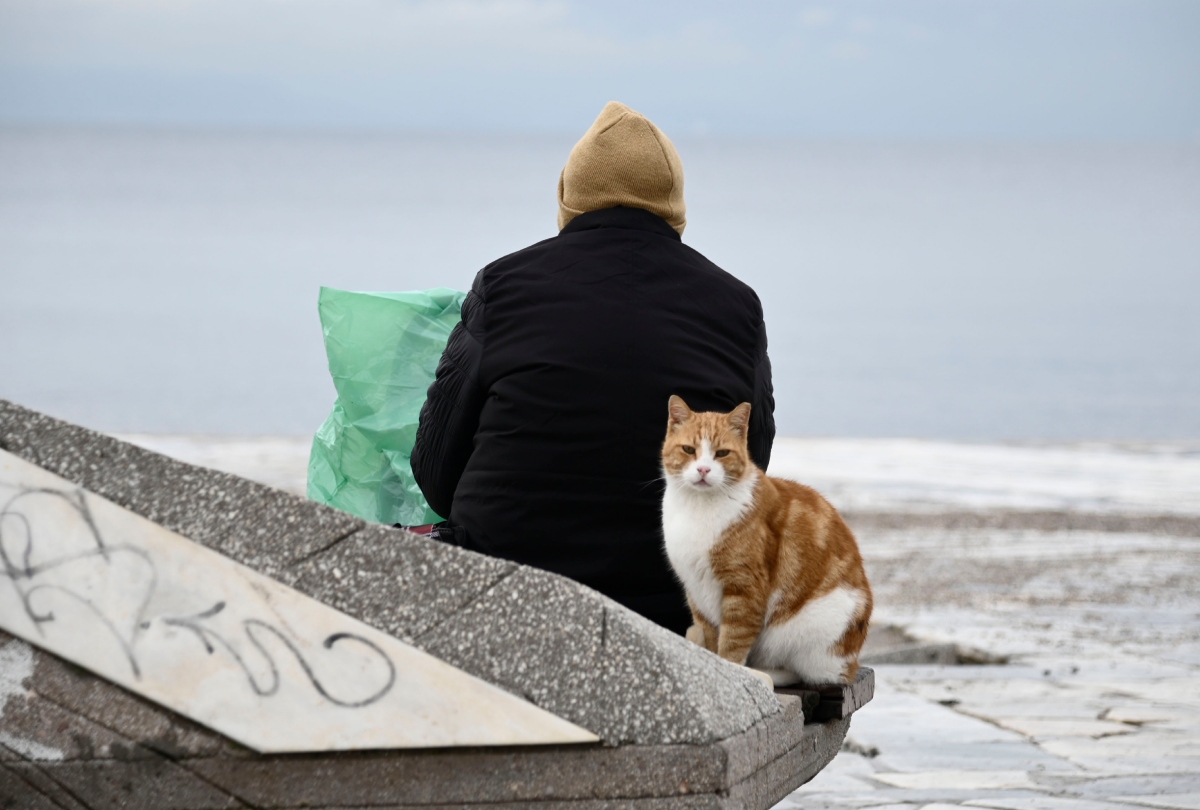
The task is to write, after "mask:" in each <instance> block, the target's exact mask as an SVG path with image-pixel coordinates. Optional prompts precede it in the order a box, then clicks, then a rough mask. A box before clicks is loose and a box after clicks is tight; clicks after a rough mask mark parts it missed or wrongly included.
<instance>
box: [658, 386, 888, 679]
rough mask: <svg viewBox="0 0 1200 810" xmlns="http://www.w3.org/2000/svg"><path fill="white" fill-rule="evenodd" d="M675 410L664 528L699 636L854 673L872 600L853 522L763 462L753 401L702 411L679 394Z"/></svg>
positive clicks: (796, 667) (747, 653)
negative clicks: (752, 433)
mask: <svg viewBox="0 0 1200 810" xmlns="http://www.w3.org/2000/svg"><path fill="white" fill-rule="evenodd" d="M668 412H669V418H668V421H667V437H666V440H665V441H664V442H663V448H662V463H663V472H664V474H665V475H666V483H667V486H666V492H665V493H664V495H663V514H662V520H663V537H664V540H665V542H666V550H667V557H668V558H669V559H670V561H671V566H672V567H673V568H674V569H675V573H676V575H678V577H679V579H680V580H681V581H682V582H683V585H684V588H686V590H687V597H688V605H689V607H691V609H692V617H693V621H694V622H695V623H694V624H693V625H692V627H691V628H690V629H689V630H688V634H687V635H688V638H689V639H691V640H692V641H694V642H696V643H697V644H701V645H702V646H704V647H706V648H707V649H709V650H711V651H712V652H715V653H717V654H718V655H720V656H721V657H722V658H724V659H726V660H728V661H732V662H733V663H735V664H743V665H747V666H752V667H754V668H756V669H763V670H784V671H786V672H790V673H792V674H794V675H795V676H797V677H798V678H799V679H800V680H802V681H804V682H807V683H809V684H826V683H847V682H850V681H852V680H853V679H854V677H855V675H856V674H857V672H858V652H859V650H860V649H861V648H862V645H863V641H865V640H866V637H867V626H868V623H869V621H870V618H871V607H872V599H871V586H870V585H869V584H868V582H867V576H866V573H865V572H864V571H863V563H862V556H861V555H860V554H859V551H858V544H857V543H855V541H854V535H853V534H852V533H851V532H850V529H849V527H848V526H846V524H845V522H844V521H843V520H842V518H841V516H840V515H839V514H838V513H837V510H835V509H834V508H833V506H831V505H830V504H829V502H828V501H826V500H825V499H824V498H823V497H821V495H820V494H818V493H817V492H816V491H815V490H813V489H810V488H809V487H806V486H804V485H802V484H797V483H795V482H794V481H786V480H784V479H780V478H771V477H769V476H767V475H765V474H764V473H763V472H762V471H761V470H759V469H758V467H756V466H755V465H754V462H753V461H752V460H751V459H750V453H749V451H748V450H747V446H746V436H747V432H748V429H749V424H750V404H749V403H746V402H744V403H742V404H741V405H739V406H737V407H736V408H734V409H733V410H732V411H731V412H730V413H727V414H726V413H695V412H693V411H692V410H691V409H690V408H688V406H687V403H685V402H684V401H683V400H682V399H680V398H679V397H677V396H673V397H671V400H670V403H669V405H668ZM776 682H779V680H778V679H777V681H776Z"/></svg>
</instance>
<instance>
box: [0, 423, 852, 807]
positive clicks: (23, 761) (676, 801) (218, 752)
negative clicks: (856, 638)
mask: <svg viewBox="0 0 1200 810" xmlns="http://www.w3.org/2000/svg"><path fill="white" fill-rule="evenodd" d="M0 448H3V449H5V450H7V451H9V452H11V453H13V454H15V455H18V456H21V457H22V458H25V459H26V460H29V461H31V462H33V463H35V464H38V465H39V466H41V467H43V468H45V469H47V470H49V471H51V472H54V473H56V474H58V475H60V476H62V477H64V478H67V479H68V480H71V481H73V482H75V483H77V484H79V485H80V486H82V487H84V488H86V489H88V490H91V491H93V492H96V493H97V494H99V495H102V496H104V497H106V498H108V499H109V500H112V501H114V502H116V503H118V504H120V505H122V506H124V507H125V508H128V509H130V510H132V511H134V512H137V513H139V514H141V515H143V516H145V517H147V518H149V519H151V520H153V521H155V522H157V523H159V524H161V525H163V526H165V527H166V528H168V529H171V530H173V531H176V532H179V533H180V534H183V535H185V536H187V537H190V538H191V539H193V540H194V541H196V542H199V543H202V544H204V545H206V546H209V547H210V548H213V549H214V550H217V551H219V552H221V553H222V554H225V555H226V556H229V557H231V558H233V559H235V560H237V561H239V562H241V563H243V564H245V565H248V566H250V567H252V568H255V569H256V570H259V571H261V572H263V573H265V574H267V575H268V576H271V577H273V578H275V579H277V580H279V581H281V582H283V583H285V584H288V585H290V586H292V587H294V588H296V589H298V590H300V591H302V592H304V593H306V594H308V595H310V596H313V597H314V598H316V599H318V600H320V601H322V602H325V603H326V604H329V605H331V606H333V607H335V608H337V609H339V610H342V611H343V612H345V613H347V614H349V615H351V616H354V617H355V618H357V619H360V620H361V621H364V622H366V623H367V624H370V625H372V626H374V627H376V628H378V629H380V630H382V631H384V632H386V633H389V634H391V635H393V636H395V637H397V638H400V639H402V640H405V641H408V642H409V643H412V644H415V645H417V646H419V647H421V648H423V649H425V650H426V651H427V652H430V653H432V654H433V655H435V656H437V657H439V658H441V659H442V660H444V661H446V662H448V663H450V664H453V665H454V666H457V667H459V668H460V669H463V670H465V671H467V672H470V673H471V674H473V675H476V676H478V677H480V678H483V679H484V680H487V681H489V682H491V683H493V684H496V685H497V686H500V687H501V688H503V689H506V690H508V691H510V692H512V693H514V694H516V695H518V696H521V697H524V698H525V699H527V700H529V701H531V702H533V703H535V704H537V705H538V706H541V707H542V708H545V709H547V710H549V711H551V712H553V713H555V714H557V715H559V716H560V717H563V718H565V719H567V720H570V721H571V722H574V723H576V724H578V725H581V726H583V727H585V728H588V729H589V730H591V731H593V732H595V733H596V734H597V735H599V736H600V737H601V738H602V740H603V744H602V745H596V746H586V747H538V748H516V749H514V748H504V749H452V750H438V751H405V752H396V751H388V752H365V753H345V754H325V755H287V756H282V755H276V756H262V755H257V754H254V753H252V752H250V751H247V750H246V749H243V748H241V747H240V746H238V745H236V744H235V743H232V742H231V741H229V740H226V739H225V738H223V737H221V736H220V735H217V734H215V733H213V732H211V731H209V730H208V729H205V728H202V727H200V726H197V725H196V724H194V723H191V722H190V721H188V720H186V719H184V718H181V717H179V716H177V715H174V714H173V713H171V712H170V711H167V710H165V709H163V708H161V707H159V706H156V705H153V704H151V703H149V702H147V701H145V700H143V699H142V698H140V697H138V696H136V695H133V694H130V693H128V692H126V691H124V690H123V689H121V688H119V687H117V686H114V685H112V684H110V683H108V682H105V681H103V680H101V679H99V678H96V677H94V676H92V675H91V674H89V673H87V672H84V671H82V670H79V669H78V668H76V667H73V666H72V665H70V664H67V663H65V662H63V661H61V660H59V659H57V658H55V657H54V656H52V655H50V654H48V653H45V652H43V651H41V650H38V649H35V648H30V647H28V646H27V645H25V644H24V642H22V641H19V640H17V639H13V638H12V637H11V636H8V635H5V634H2V633H0V657H3V656H4V655H9V656H14V655H22V656H27V658H28V660H29V661H31V662H32V663H31V669H30V671H29V674H28V677H23V678H22V679H21V680H20V682H19V683H11V684H8V685H6V686H5V689H6V691H5V693H4V694H5V695H6V696H7V700H6V702H5V704H4V705H3V706H2V707H0V721H2V722H0V728H2V729H3V731H4V736H3V737H0V806H4V807H7V806H14V807H28V808H41V807H89V808H103V807H121V808H126V807H129V808H140V807H146V808H167V807H178V808H202V807H203V808H210V807H244V806H254V807H262V808H290V807H326V808H334V807H347V808H349V807H355V806H359V807H362V806H371V807H418V806H419V807H425V808H430V807H437V806H457V807H461V806H462V805H464V804H472V805H483V806H491V805H495V806H501V805H503V806H505V807H510V808H512V807H521V806H524V805H525V804H527V803H528V804H530V805H532V803H534V802H536V803H537V806H538V807H539V808H541V810H546V808H548V807H552V806H559V805H561V806H562V807H564V808H566V807H571V808H623V807H629V808H634V807H637V808H658V807H663V808H665V807H666V806H667V805H670V806H671V807H722V808H756V809H757V808H766V807H769V806H770V805H771V804H774V803H775V802H776V801H778V800H779V799H780V798H782V797H783V796H785V795H787V793H789V792H790V791H792V790H794V789H795V788H796V787H797V786H799V785H800V784H803V782H805V781H807V780H808V779H810V778H812V776H813V775H815V774H816V773H817V772H818V771H819V770H820V769H821V768H822V767H824V765H825V764H826V763H828V761H829V760H830V759H832V758H833V756H835V755H836V753H837V751H838V750H839V749H840V746H841V742H842V739H843V737H844V736H845V733H846V729H847V728H848V725H849V718H848V714H849V712H850V711H853V710H854V709H855V708H857V707H858V705H861V702H862V701H861V700H860V698H862V697H863V696H864V695H865V699H869V691H870V685H871V683H873V681H872V680H871V677H872V676H871V673H870V671H869V670H865V669H864V673H863V680H862V681H861V682H860V684H858V685H856V686H855V687H854V689H853V690H852V691H853V693H854V694H855V695H858V698H854V699H853V700H850V701H849V702H847V703H846V708H845V709H844V710H842V709H839V711H838V712H837V717H836V719H832V720H830V721H829V722H824V723H809V724H808V725H805V718H804V709H805V705H806V704H805V699H801V698H797V697H783V698H782V699H777V698H776V696H775V695H773V694H772V693H771V692H770V690H768V689H767V688H766V687H765V686H763V685H762V684H761V683H760V682H759V681H758V680H757V679H756V678H753V677H751V676H749V675H747V674H746V673H745V672H744V671H743V670H741V669H740V668H738V667H734V666H731V665H729V664H727V663H726V662H724V661H722V660H720V659H719V658H717V657H716V656H714V655H712V654H710V653H708V652H706V651H704V650H702V649H700V648H698V647H696V646H695V645H692V644H690V643H688V642H687V641H685V640H684V639H682V638H680V637H678V636H675V635H673V634H671V633H668V632H667V631H665V630H663V629H662V628H659V627H657V626H656V625H653V624H652V623H650V622H648V621H646V620H645V619H643V618H642V617H640V616H637V615H636V614H633V613H631V612H630V611H628V610H626V609H625V608H623V607H621V606H620V605H618V604H617V603H615V602H613V601H612V600H609V599H607V598H605V597H603V596H601V595H600V594H597V593H595V592H594V591H591V590H589V589H587V588H585V587H583V586H581V585H579V584H578V583H575V582H572V581H570V580H567V579H565V578H563V577H558V576H555V575H552V574H548V573H546V572H543V571H538V570H535V569H530V568H526V567H523V566H519V565H514V564H512V563H508V562H505V561H502V560H496V559H492V558H488V557H484V556H481V555H478V554H473V553H471V552H467V551H464V550H462V549H457V548H453V547H450V546H446V545H442V544H439V543H435V542H432V541H429V540H426V539H424V538H418V537H416V536H414V535H410V534H408V533H406V532H401V531H398V530H394V529H389V528H386V527H382V526H368V525H366V524H364V523H363V522H362V521H360V520H358V519H357V518H354V517H351V516H349V515H345V514H343V513H341V512H338V511H336V510H333V509H328V508H326V507H324V506H321V505H318V504H315V503H312V502H309V501H306V500H304V499H302V498H298V497H295V496H292V495H288V494H286V493H283V492H279V491H277V490H273V489H271V488H269V487H265V486H261V485H258V484H254V483H252V482H249V481H246V480H244V479H240V478H237V477H236V476H231V475H226V474H223V473H218V472H214V471H211V470H206V469H202V468H198V467H193V466H190V465H187V464H183V463H181V462H177V461H174V460H172V459H169V458H166V457H164V456H160V455H158V454H155V453H152V452H150V451H146V450H142V449H140V448H137V447H133V446H132V445H128V444H125V443H123V442H120V441H117V440H116V439H113V438H111V437H108V436H104V435H101V434H98V433H95V432H93V431H89V430H86V429H83V428H80V427H77V426H74V425H69V424H67V423H64V422H61V421H58V420H55V419H52V418H50V417H47V416H44V415H42V414H38V413H35V412H32V411H29V410H27V409H24V408H21V407H19V406H16V405H13V404H11V403H8V402H4V401H2V400H0ZM2 586H3V585H2V581H0V587H2ZM13 645H17V646H13ZM848 689H849V687H848ZM846 694H850V692H847V693H846ZM839 695H841V693H840V692H839ZM809 698H811V695H810V696H809ZM827 704H828V705H829V706H832V703H830V702H829V700H826V702H825V703H822V704H820V705H821V706H825V705H827ZM807 705H808V708H809V709H810V710H811V709H812V708H813V706H814V705H815V704H814V703H813V701H812V700H809V701H808V704H807ZM6 802H8V803H7V804H6Z"/></svg>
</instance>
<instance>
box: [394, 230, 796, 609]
mask: <svg viewBox="0 0 1200 810" xmlns="http://www.w3.org/2000/svg"><path fill="white" fill-rule="evenodd" d="M462 314H463V319H462V322H461V323H460V324H459V325H458V326H457V327H455V329H454V331H453V333H452V334H451V335H450V341H449V343H448V344H447V346H446V350H445V353H444V354H443V355H442V359H441V362H440V364H439V365H438V369H437V377H436V379H435V381H434V383H433V385H432V386H430V388H429V399H428V400H427V401H426V403H425V406H424V408H423V409H422V411H421V421H420V426H419V428H418V430H417V439H416V446H415V447H414V449H413V454H412V468H413V473H414V475H415V476H416V479H417V483H418V484H419V485H420V487H421V491H422V492H423V493H424V494H425V497H426V498H427V499H428V500H429V504H430V506H432V507H433V509H434V510H435V511H436V512H438V513H439V514H441V515H443V516H445V517H447V518H448V519H449V522H450V524H451V525H452V526H453V527H454V537H455V539H454V541H453V542H456V543H458V544H460V545H463V546H464V547H466V548H470V549H473V550H475V551H480V552H483V553H485V554H490V555H492V556H495V557H502V558H504V559H508V560H514V561H516V562H519V563H524V564H526V565H531V566H534V567H537V568H542V569H545V570H548V571H553V572H556V573H559V574H563V575H565V576H568V577H571V578H572V579H575V580H577V581H579V582H582V583H584V584H585V585H589V586H591V587H592V588H595V589H596V590H598V591H600V592H602V593H604V594H607V595H608V596H610V597H612V598H613V599H615V600H616V601H618V602H620V603H622V604H624V605H625V606H627V607H629V608H631V609H632V610H635V611H637V612H639V613H641V614H642V615H644V616H646V617H648V618H649V619H651V620H653V621H655V622H658V623H659V624H661V625H663V626H665V627H668V628H670V629H672V630H675V631H676V632H682V631H683V630H684V629H686V627H687V625H688V624H689V623H690V617H689V614H688V612H687V607H686V603H685V599H684V596H683V592H682V590H681V588H680V587H679V585H678V583H677V581H676V580H675V578H674V576H673V574H672V572H671V570H670V566H669V564H668V563H667V561H666V556H665V554H664V551H663V548H662V531H661V518H660V515H661V499H662V491H663V484H662V480H661V475H662V470H661V456H660V448H661V446H662V441H663V436H664V435H665V432H666V426H667V399H668V398H669V397H670V395H671V394H679V395H680V396H682V397H683V398H684V399H685V400H686V401H687V402H688V404H689V405H690V406H691V407H692V408H693V409H695V410H721V411H728V410H730V409H732V408H733V407H734V406H735V405H737V404H738V403H740V402H750V403H751V404H752V405H753V411H752V412H751V418H750V437H749V438H750V453H751V456H752V457H753V458H754V460H755V461H756V462H757V463H758V465H759V466H760V467H764V468H765V467H766V465H767V462H768V461H769V460H770V453H771V443H772V441H773V439H774V436H775V423H774V417H773V412H774V407H775V402H774V399H773V396H772V389H771V365H770V361H769V360H768V359H767V334H766V327H765V325H764V324H763V317H762V306H761V304H760V303H759V300H758V297H757V296H756V295H755V294H754V291H753V290H751V289H750V288H749V287H748V286H746V285H745V284H743V283H742V282H740V281H738V280H737V279H735V278H734V277H733V276H731V275H729V274H728V273H726V272H725V271H723V270H721V269H720V268H719V267H717V266H716V265H714V264H713V263H712V262H710V261H708V260H707V259H706V258H704V257H703V256H702V255H700V254H699V253H697V252H696V251H695V250H692V249H691V248H689V247H687V246H686V245H684V244H683V243H682V242H681V241H680V238H679V235H678V234H677V233H676V232H675V231H674V230H673V229H672V228H671V226H670V225H668V224H667V223H666V222H665V221H664V220H662V219H660V218H659V217H657V216H655V215H654V214H651V213H649V212H648V211H643V210H640V209H635V208H609V209H606V210H603V211H593V212H590V213H586V214H582V215H580V216H578V217H576V218H575V219H573V220H572V221H571V222H570V223H568V225H567V227H566V228H564V229H563V230H562V232H561V233H560V234H559V235H558V236H555V237H553V238H551V239H547V240H545V241H543V242H539V243H537V244H535V245H533V246H531V247H528V248H526V249H524V250H522V251H519V252H517V253H513V254H512V255H509V256H505V257H504V258H502V259H499V260H498V261H495V262H493V263H492V264H489V265H488V266H487V267H485V268H484V269H483V270H481V271H480V272H479V274H478V275H477V276H476V277H475V282H474V284H473V285H472V287H471V291H470V293H469V294H468V295H467V298H466V301H465V302H464V303H463V313H462ZM442 536H443V537H445V536H446V535H445V534H443V535H442Z"/></svg>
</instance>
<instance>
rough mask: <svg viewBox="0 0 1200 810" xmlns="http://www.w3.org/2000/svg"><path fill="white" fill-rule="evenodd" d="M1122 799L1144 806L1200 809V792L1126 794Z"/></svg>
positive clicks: (1188, 809) (1182, 809)
mask: <svg viewBox="0 0 1200 810" xmlns="http://www.w3.org/2000/svg"><path fill="white" fill-rule="evenodd" d="M1122 801H1126V802H1131V803H1133V804H1139V805H1142V806H1144V807H1165V808H1167V809H1168V810H1200V794H1197V793H1161V794H1158V795H1156V796H1124V797H1122Z"/></svg>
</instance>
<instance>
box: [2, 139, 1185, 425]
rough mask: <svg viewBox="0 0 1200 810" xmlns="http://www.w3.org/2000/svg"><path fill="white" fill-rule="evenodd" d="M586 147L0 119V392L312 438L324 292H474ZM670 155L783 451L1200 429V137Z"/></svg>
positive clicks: (323, 403)
mask: <svg viewBox="0 0 1200 810" xmlns="http://www.w3.org/2000/svg"><path fill="white" fill-rule="evenodd" d="M572 140H573V139H572V138H570V137H550V136H537V137H534V136H526V137H518V136H483V135H479V136H462V135H459V136H438V135H403V134H395V135H380V134H375V135H366V134H296V133H292V134H279V133H275V134H271V133H206V132H165V131H164V132H139V131H121V130H107V131H106V130H67V129H7V130H0V397H3V398H7V399H12V400H14V401H16V402H19V403H22V404H25V405H28V406H31V407H34V408H38V409H41V410H45V411H48V412H50V413H52V414H55V415H58V416H62V417H65V418H68V419H71V420H75V421H78V422H81V423H83V424H86V425H89V426H91V427H96V428H99V429H102V430H110V431H136V432H144V433H145V432H150V433H153V432H161V433H220V434H293V435H301V434H305V433H311V432H312V431H313V430H314V429H315V428H316V427H317V425H319V424H320V422H321V420H322V419H323V418H324V416H325V415H326V414H327V412H328V409H329V407H330V405H331V403H332V401H333V389H332V386H331V384H330V382H329V378H328V372H327V370H326V368H325V359H324V350H323V346H322V338H321V329H320V324H319V322H318V320H317V313H316V300H317V290H318V288H319V287H320V286H321V285H327V286H333V287H341V288H345V289H355V290H407V289H419V288H427V287H435V286H450V287H456V288H460V289H462V288H466V287H467V286H469V285H470V283H471V279H472V278H473V276H474V274H475V273H476V271H477V270H478V269H479V268H480V267H482V266H483V265H485V264H487V263H488V262H490V261H492V260H493V259H495V258H498V257H499V256H502V255H504V254H506V253H510V252H512V251H514V250H518V249H520V248H522V247H524V246H526V245H528V244H530V243H532V242H535V241H538V240H540V239H545V238H548V237H550V236H553V235H554V233H555V232H556V229H555V214H556V205H555V186H556V183H557V179H558V173H559V170H560V169H561V166H562V163H563V161H564V160H565V158H566V156H567V153H568V152H569V150H570V147H571V143H572ZM677 145H678V147H679V150H680V153H681V155H682V157H683V160H684V165H685V168H686V171H687V201H688V228H687V231H686V233H685V235H684V241H685V242H686V243H687V244H689V245H691V246H692V247H694V248H696V249H697V250H699V251H701V252H702V253H704V254H705V255H707V256H708V257H709V258H711V259H712V260H714V261H715V262H717V263H718V264H719V265H721V266H722V267H724V268H725V269H727V270H728V271H729V272H731V273H733V274H734V275H736V276H738V277H739V278H741V279H743V280H744V281H746V282H747V283H749V284H750V285H752V286H753V287H754V288H755V289H756V290H757V291H758V294H759V296H760V297H761V299H762V301H763V307H764V310H765V313H766V320H767V326H768V332H769V336H770V342H771V350H770V354H771V359H772V363H773V366H774V379H775V396H776V404H777V409H776V415H777V421H778V426H779V431H780V433H781V434H783V435H842V436H909V437H924V438H946V439H971V440H994V439H1013V438H1025V439H1060V440H1061V439H1076V438H1088V439H1099V438H1121V439H1138V438H1142V439H1153V438H1195V437H1198V436H1200V145H1197V144H1157V145H1154V144H1124V145H1122V144H1061V143H1060V144H972V143H865V142H864V143H846V142H842V143H831V142H812V141H802V140H750V139H745V140H710V139H705V140H687V139H680V140H679V141H678V143H677ZM705 327H706V325H705V324H703V323H697V324H695V329H696V339H697V340H698V341H703V340H704V332H705ZM664 407H665V406H664Z"/></svg>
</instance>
